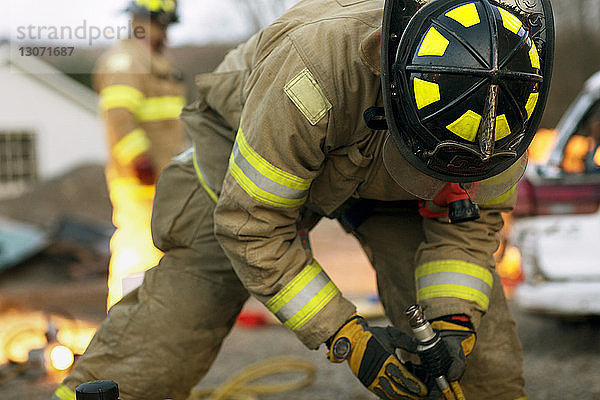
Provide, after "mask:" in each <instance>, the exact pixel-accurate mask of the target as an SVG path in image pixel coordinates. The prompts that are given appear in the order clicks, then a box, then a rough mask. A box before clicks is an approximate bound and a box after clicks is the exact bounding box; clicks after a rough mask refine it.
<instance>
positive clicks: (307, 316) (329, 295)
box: [284, 281, 340, 331]
mask: <svg viewBox="0 0 600 400" xmlns="http://www.w3.org/2000/svg"><path fill="white" fill-rule="evenodd" d="M339 292H340V291H339V289H338V288H337V286H335V284H334V283H333V282H331V281H329V282H328V283H327V284H326V285H325V286H324V287H323V289H321V290H320V291H319V293H318V294H317V295H316V296H315V297H313V298H312V299H311V300H310V301H309V302H308V303H307V304H306V306H304V307H303V308H302V309H301V310H300V311H298V313H296V314H295V315H294V316H293V317H292V318H290V319H288V320H287V321H286V322H285V323H284V325H285V326H286V327H288V328H289V329H291V330H292V331H295V330H298V329H300V328H302V327H303V326H304V325H305V324H306V323H307V322H308V321H310V320H311V319H312V318H313V317H314V316H315V315H316V314H317V313H318V312H319V311H321V310H322V309H323V307H325V306H326V305H327V303H329V302H330V301H331V299H333V298H334V297H335V295H336V294H338V293H339Z"/></svg>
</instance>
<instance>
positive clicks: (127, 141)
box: [112, 128, 150, 165]
mask: <svg viewBox="0 0 600 400" xmlns="http://www.w3.org/2000/svg"><path fill="white" fill-rule="evenodd" d="M148 149H150V140H149V139H148V137H147V136H146V132H144V130H143V129H140V128H138V129H134V130H133V131H131V132H129V133H128V134H127V135H125V136H124V137H123V138H122V139H121V140H119V142H118V143H117V144H116V145H114V146H113V148H112V153H113V156H114V157H115V159H116V160H117V161H118V162H119V163H121V164H123V165H127V164H129V163H130V162H132V161H133V159H134V158H136V157H137V156H139V155H140V154H142V153H144V152H146V151H148Z"/></svg>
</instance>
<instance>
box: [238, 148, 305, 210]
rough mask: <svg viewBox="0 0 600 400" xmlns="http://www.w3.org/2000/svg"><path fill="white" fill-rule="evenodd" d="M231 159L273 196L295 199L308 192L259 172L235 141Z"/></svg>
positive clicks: (257, 184)
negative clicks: (288, 185) (285, 184)
mask: <svg viewBox="0 0 600 400" xmlns="http://www.w3.org/2000/svg"><path fill="white" fill-rule="evenodd" d="M233 161H234V162H235V164H236V165H237V166H238V167H239V168H240V169H241V170H242V172H243V173H244V175H245V176H246V177H247V178H248V179H249V180H250V181H252V182H253V183H254V184H255V185H256V186H257V187H259V188H260V189H262V190H264V191H266V192H268V193H270V194H272V195H274V196H277V197H282V198H284V199H293V200H297V199H303V198H304V197H306V196H307V194H308V190H299V189H294V188H290V187H287V186H284V185H282V184H280V183H277V182H275V181H273V180H271V179H269V178H267V177H266V176H265V175H263V174H262V173H260V172H259V171H258V170H257V169H256V168H254V166H252V164H250V162H249V161H248V160H247V159H246V158H245V157H244V156H243V154H242V153H241V152H240V149H239V147H238V144H237V142H236V143H235V144H234V146H233Z"/></svg>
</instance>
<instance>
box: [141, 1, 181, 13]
mask: <svg viewBox="0 0 600 400" xmlns="http://www.w3.org/2000/svg"><path fill="white" fill-rule="evenodd" d="M135 4H137V5H138V6H140V7H143V8H145V9H147V10H149V11H152V12H159V11H166V12H171V11H173V10H175V1H173V0H135Z"/></svg>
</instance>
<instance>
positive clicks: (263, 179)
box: [229, 128, 312, 207]
mask: <svg viewBox="0 0 600 400" xmlns="http://www.w3.org/2000/svg"><path fill="white" fill-rule="evenodd" d="M229 171H230V173H231V175H232V176H233V177H234V178H235V180H236V182H237V183H238V184H239V185H240V186H241V187H242V189H244V191H245V192H246V193H248V195H249V196H250V197H252V198H253V199H255V200H257V201H260V202H261V203H265V204H269V205H271V206H275V207H296V206H299V205H302V204H303V203H304V201H305V200H306V197H307V196H308V189H309V187H310V184H311V182H312V180H310V179H304V178H300V177H297V176H295V175H292V174H290V173H288V172H285V171H283V170H281V169H279V168H277V167H275V166H274V165H272V164H271V163H269V162H268V161H267V160H265V159H264V158H262V157H261V156H260V155H259V154H258V153H257V152H256V151H254V149H252V148H251V147H250V145H249V144H248V142H247V141H246V138H245V137H244V134H243V132H242V130H241V128H240V130H239V131H238V134H237V137H236V140H235V143H234V146H233V150H232V152H231V157H230V159H229Z"/></svg>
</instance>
